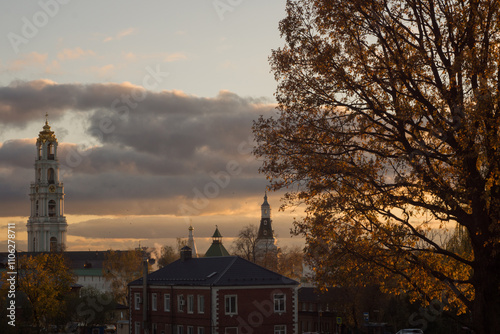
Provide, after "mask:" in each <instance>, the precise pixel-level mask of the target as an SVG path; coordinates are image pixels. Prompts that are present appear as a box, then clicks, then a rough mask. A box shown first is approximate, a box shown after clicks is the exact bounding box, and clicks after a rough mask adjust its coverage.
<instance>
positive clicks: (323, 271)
mask: <svg viewBox="0 0 500 334" xmlns="http://www.w3.org/2000/svg"><path fill="white" fill-rule="evenodd" d="M499 11H500V3H499V1H497V0H490V1H486V0H473V1H458V0H401V1H395V0H347V1H345V0H343V1H339V0H297V1H287V7H286V14H287V15H286V17H285V18H284V19H283V20H282V21H281V22H280V26H279V29H280V32H281V34H282V37H283V38H284V40H285V46H283V47H282V48H279V49H276V50H274V51H273V53H272V55H271V57H270V63H271V66H272V71H273V72H274V75H275V78H276V79H277V81H278V88H277V92H276V99H277V101H278V111H277V115H276V116H275V117H270V118H263V117H261V118H260V119H259V120H258V121H257V122H256V123H255V124H254V133H255V137H256V141H257V147H256V149H255V153H256V155H257V156H258V157H262V158H264V163H263V166H262V167H261V171H262V172H264V173H265V174H266V175H267V177H268V178H269V179H270V181H271V188H273V189H275V190H277V189H287V193H286V195H285V196H284V205H285V206H286V205H295V204H298V203H303V204H305V206H306V216H305V218H304V219H302V220H298V221H296V222H295V228H296V232H297V233H298V234H303V235H304V236H305V237H306V240H307V245H308V246H307V252H308V255H309V259H310V262H311V263H312V265H313V266H314V268H315V270H316V275H317V279H318V281H319V282H322V283H324V284H327V285H332V284H335V283H341V282H339V280H338V279H337V277H343V276H345V275H336V273H340V272H342V271H344V272H345V271H349V273H350V275H349V277H350V280H351V281H357V280H360V281H364V280H365V278H364V277H363V275H366V274H368V275H370V276H371V277H372V279H373V280H374V281H377V282H378V283H381V284H382V286H383V287H385V288H386V289H388V290H389V291H392V292H399V291H406V292H407V293H408V295H409V296H411V298H413V299H415V300H420V301H422V302H423V303H424V304H425V303H429V302H430V301H431V300H433V299H434V298H441V297H443V296H444V297H445V302H446V303H445V304H446V305H449V306H452V307H457V308H458V309H459V310H460V311H462V312H471V314H472V319H473V320H472V321H473V327H474V330H475V332H476V333H478V334H483V333H493V332H495V331H497V330H498V328H500V316H499V315H500V291H499V287H500V247H499V246H500V244H499V240H500V224H499V219H500V151H499V148H500V145H499V144H500V136H499V125H500V110H499V93H500V81H499V80H500V67H499V62H500V45H499V37H500V31H499ZM455 224H458V225H459V226H461V227H463V229H464V230H465V231H466V232H467V234H466V235H467V236H468V238H469V240H468V243H470V247H471V250H472V253H467V254H465V253H463V252H460V251H456V250H453V249H448V248H447V247H446V244H443V243H440V242H437V241H436V240H437V239H436V235H439V234H440V233H441V234H442V233H446V229H447V228H452V227H453V226H454V225H455ZM436 231H438V232H436ZM342 259H345V261H341V260H342ZM332 261H336V263H338V264H339V266H338V267H335V268H333V267H332V265H331V263H332ZM387 282H390V283H391V285H390V286H389V285H388V284H387ZM443 302H444V300H443Z"/></svg>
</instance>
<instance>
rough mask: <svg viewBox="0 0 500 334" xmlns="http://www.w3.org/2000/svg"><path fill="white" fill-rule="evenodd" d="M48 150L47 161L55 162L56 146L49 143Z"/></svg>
mask: <svg viewBox="0 0 500 334" xmlns="http://www.w3.org/2000/svg"><path fill="white" fill-rule="evenodd" d="M47 149H48V150H47V159H49V160H54V144H52V143H49V145H48V146H47Z"/></svg>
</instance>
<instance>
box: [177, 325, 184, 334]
mask: <svg viewBox="0 0 500 334" xmlns="http://www.w3.org/2000/svg"><path fill="white" fill-rule="evenodd" d="M177 334H184V327H182V326H177Z"/></svg>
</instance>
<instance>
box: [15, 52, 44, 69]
mask: <svg viewBox="0 0 500 334" xmlns="http://www.w3.org/2000/svg"><path fill="white" fill-rule="evenodd" d="M47 56H48V54H47V53H43V54H42V53H38V52H31V53H29V54H25V55H22V56H21V57H19V58H18V59H16V60H14V61H12V62H11V63H10V64H9V65H8V67H7V70H9V71H14V72H17V71H21V70H24V69H25V68H26V67H30V66H40V65H44V64H45V62H46V61H47Z"/></svg>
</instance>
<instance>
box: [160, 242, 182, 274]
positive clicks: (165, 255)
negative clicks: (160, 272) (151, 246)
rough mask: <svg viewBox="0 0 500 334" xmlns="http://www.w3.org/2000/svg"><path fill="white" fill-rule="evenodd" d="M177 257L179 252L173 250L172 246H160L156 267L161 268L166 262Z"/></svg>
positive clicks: (172, 260) (170, 261)
mask: <svg viewBox="0 0 500 334" xmlns="http://www.w3.org/2000/svg"><path fill="white" fill-rule="evenodd" d="M178 258H179V253H178V252H176V251H175V250H174V247H172V246H169V245H165V246H162V247H161V250H160V255H159V256H158V261H157V262H158V268H160V269H161V268H163V267H165V266H166V265H167V264H169V263H172V262H174V261H175V260H177V259H178Z"/></svg>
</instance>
